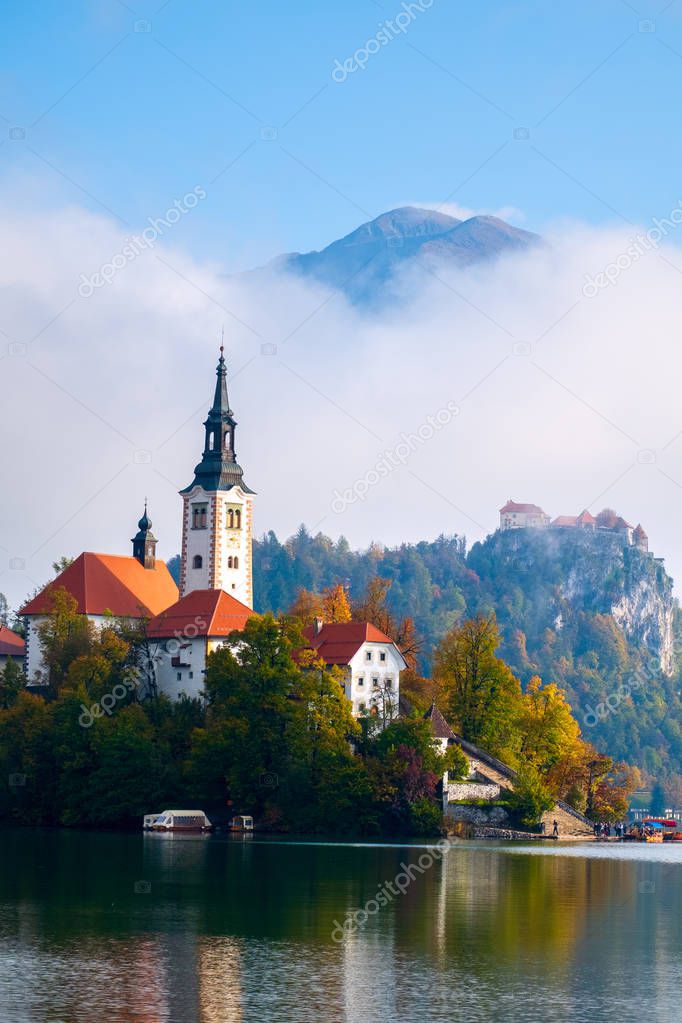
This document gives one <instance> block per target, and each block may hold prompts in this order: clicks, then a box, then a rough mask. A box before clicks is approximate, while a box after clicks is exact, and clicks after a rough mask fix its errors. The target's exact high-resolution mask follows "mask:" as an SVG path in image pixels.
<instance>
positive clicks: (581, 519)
mask: <svg viewBox="0 0 682 1023" xmlns="http://www.w3.org/2000/svg"><path fill="white" fill-rule="evenodd" d="M596 522H597V520H596V519H595V517H594V515H590V513H589V512H588V510H587V508H585V509H584V510H583V511H581V513H580V515H579V516H578V524H579V525H588V526H594V525H595V524H596Z"/></svg>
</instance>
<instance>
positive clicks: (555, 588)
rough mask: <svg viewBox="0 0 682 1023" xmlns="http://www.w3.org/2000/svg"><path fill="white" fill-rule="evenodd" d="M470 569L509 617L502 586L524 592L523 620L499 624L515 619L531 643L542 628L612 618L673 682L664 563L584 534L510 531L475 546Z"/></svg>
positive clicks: (615, 539) (613, 539)
mask: <svg viewBox="0 0 682 1023" xmlns="http://www.w3.org/2000/svg"><path fill="white" fill-rule="evenodd" d="M469 564H470V565H471V567H473V568H474V569H475V570H477V571H478V573H479V575H480V576H481V578H482V579H483V580H486V581H489V582H491V583H493V581H494V583H495V589H497V591H498V592H499V593H500V600H501V602H502V605H503V607H509V610H510V611H513V606H512V605H510V604H509V602H507V601H505V595H504V593H503V592H502V591H501V589H500V583H501V581H502V580H504V581H505V582H506V583H507V584H508V585H509V587H510V590H511V591H512V592H514V591H516V590H517V589H521V591H522V594H523V600H522V603H523V615H516V614H513V613H512V614H511V615H510V616H508V615H506V614H505V613H504V612H503V614H502V617H503V619H504V618H505V617H510V618H511V622H510V624H512V623H513V624H514V626H515V627H517V628H521V629H523V631H524V633H525V634H526V636H527V638H528V639H538V640H541V639H542V632H543V631H544V630H545V629H551V630H554V631H555V632H561V631H562V629H564V628H565V627H566V625H567V623H568V622H569V621H575V619H576V616H577V615H579V614H587V615H607V616H610V617H611V618H612V619H613V621H614V622H615V624H616V625H617V626H618V627H619V628H620V629H621V630H622V632H623V635H624V637H625V638H626V640H627V641H628V642H629V643H631V644H633V645H634V646H635V647H637V648H638V649H639V650H640V651H642V652H643V651H646V652H647V653H648V654H649V655H651V656H653V657H654V658H655V659H656V661H657V664H658V667H659V669H660V671H661V672H662V673H663V674H664V675H666V676H670V675H672V673H673V671H674V669H675V663H674V660H675V659H674V650H673V646H674V641H673V620H674V607H675V602H674V598H673V592H672V585H673V584H672V579H671V578H670V576H669V575H668V574H667V572H666V571H665V568H664V566H663V564H662V561H661V560H658V559H655V558H654V557H653V555H652V554H650V553H647V552H644V551H640V550H639V549H637V548H636V547H633V546H630V545H628V544H627V542H626V540H625V539H624V538H623V537H621V536H618V535H616V534H613V533H610V532H607V531H597V532H590V531H586V530H583V529H519V530H508V531H505V532H497V533H495V534H494V535H493V536H492V537H489V538H488V540H487V541H486V542H485V543H484V544H480V545H476V547H474V549H473V550H472V552H471V555H470V558H469ZM493 576H494V577H495V578H494V580H493Z"/></svg>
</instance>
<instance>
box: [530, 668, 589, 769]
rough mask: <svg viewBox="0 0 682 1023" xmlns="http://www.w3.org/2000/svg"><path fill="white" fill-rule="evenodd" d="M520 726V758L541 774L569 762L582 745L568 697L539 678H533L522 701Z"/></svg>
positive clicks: (535, 676)
mask: <svg viewBox="0 0 682 1023" xmlns="http://www.w3.org/2000/svg"><path fill="white" fill-rule="evenodd" d="M518 726H519V730H520V733H521V743H520V749H519V753H520V756H521V758H522V759H523V760H525V761H527V762H528V763H531V764H532V765H533V766H534V767H536V768H537V769H538V770H539V771H540V772H541V773H542V774H546V773H547V772H548V771H550V770H551V769H552V768H553V767H556V765H557V764H559V763H560V761H562V760H564V759H566V758H569V759H570V758H571V757H572V756H573V754H574V753H575V751H576V749H577V746H578V744H579V742H580V726H579V725H578V722H577V721H576V720H575V718H574V717H573V713H572V711H571V707H570V705H569V704H568V702H567V700H566V694H565V693H564V692H563V690H562V689H559V687H558V686H556V685H554V684H553V683H550V684H549V685H543V684H542V681H541V680H540V679H539V678H538V676H537V675H534V676H533V677H532V678H531V680H530V682H529V683H528V685H527V686H526V691H525V693H524V694H523V697H522V699H521V713H520V715H519V720H518Z"/></svg>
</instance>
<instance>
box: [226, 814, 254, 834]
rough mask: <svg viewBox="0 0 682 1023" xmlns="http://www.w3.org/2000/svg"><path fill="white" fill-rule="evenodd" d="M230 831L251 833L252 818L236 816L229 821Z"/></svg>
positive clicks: (242, 815)
mask: <svg viewBox="0 0 682 1023" xmlns="http://www.w3.org/2000/svg"><path fill="white" fill-rule="evenodd" d="M230 831H253V817H250V816H249V815H248V814H237V816H236V817H233V818H232V820H231V821H230Z"/></svg>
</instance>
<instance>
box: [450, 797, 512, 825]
mask: <svg viewBox="0 0 682 1023" xmlns="http://www.w3.org/2000/svg"><path fill="white" fill-rule="evenodd" d="M445 816H446V819H447V821H448V822H449V821H458V822H464V823H466V824H477V825H487V826H488V827H504V826H505V825H506V824H508V823H509V814H508V813H507V811H506V810H505V808H504V807H503V806H470V805H469V806H467V805H466V804H465V805H462V804H459V803H454V804H453V803H450V804H449V805H448V806H447V807H446V808H445Z"/></svg>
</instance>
